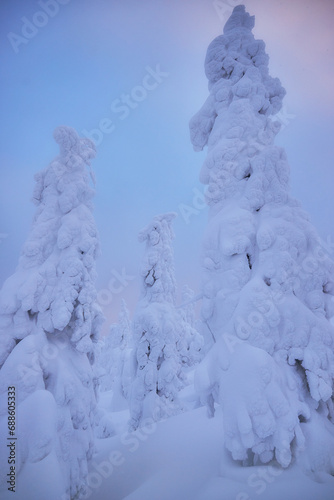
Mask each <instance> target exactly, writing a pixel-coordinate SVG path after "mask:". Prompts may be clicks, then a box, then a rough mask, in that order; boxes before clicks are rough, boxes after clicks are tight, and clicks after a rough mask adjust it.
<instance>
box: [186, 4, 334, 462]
mask: <svg viewBox="0 0 334 500" xmlns="http://www.w3.org/2000/svg"><path fill="white" fill-rule="evenodd" d="M253 26H254V17H251V16H250V15H249V14H248V13H247V12H246V11H245V7H244V6H242V5H240V6H238V7H236V8H235V9H234V10H233V13H232V15H231V17H230V19H229V20H228V21H227V23H226V25H225V27H224V32H223V35H221V36H218V37H217V38H216V39H215V40H214V41H213V42H212V43H211V44H210V46H209V48H208V51H207V56H206V60H205V72H206V75H207V77H208V80H209V92H210V94H209V97H208V99H207V100H206V102H205V103H204V105H203V107H202V108H201V110H200V111H199V112H198V113H197V114H196V115H195V116H194V117H193V118H192V120H191V122H190V133H191V139H192V143H193V146H194V149H195V150H202V149H203V148H204V146H207V148H208V154H207V158H206V160H205V162H204V165H203V167H202V171H201V175H200V178H201V181H202V182H203V183H204V184H206V185H207V186H208V187H207V191H206V199H207V204H208V205H209V208H210V211H209V222H208V227H207V231H206V234H205V237H204V244H203V255H202V263H203V269H204V276H203V306H202V322H203V326H204V328H206V329H207V330H208V331H209V332H210V335H212V336H213V337H214V338H215V339H216V342H215V343H213V345H212V347H211V349H210V351H209V353H208V354H207V356H206V358H205V360H204V361H203V362H202V364H201V365H200V368H199V369H198V372H197V376H196V386H197V389H198V391H199V392H200V394H201V396H202V398H203V400H205V401H206V402H207V404H208V405H209V408H210V411H211V413H213V412H214V403H218V404H219V405H221V407H222V410H223V416H224V431H225V444H226V447H227V448H228V449H229V450H230V451H231V453H232V455H233V457H234V458H235V459H239V460H244V461H246V463H250V462H252V461H255V462H256V461H258V460H260V461H262V462H269V461H270V460H272V459H273V458H276V460H277V461H278V462H279V464H281V465H282V466H283V467H287V466H288V465H289V464H290V462H291V460H292V459H293V457H297V456H299V455H298V453H299V451H300V450H301V449H303V447H305V448H306V452H305V453H304V454H303V457H304V458H303V459H304V460H305V466H306V467H307V468H308V469H310V470H317V469H320V470H324V469H326V468H327V470H329V471H330V470H332V471H333V469H334V463H333V460H332V459H331V455H332V450H333V444H334V432H333V430H334V426H333V420H334V411H333V378H334V330H333V326H332V325H331V323H330V318H331V316H332V315H333V300H332V295H333V292H334V266H333V262H332V261H331V260H330V259H329V257H328V256H327V254H326V251H325V250H324V249H323V247H322V245H321V242H320V241H319V238H318V236H317V234H316V231H315V229H314V228H313V227H312V225H311V224H310V222H309V219H308V217H307V215H306V214H305V213H304V212H303V211H302V209H301V208H300V204H299V203H298V202H297V201H296V200H294V199H293V198H291V197H290V195H289V167H288V164H287V160H286V155H285V153H284V151H283V150H282V148H280V147H277V146H275V145H274V139H275V136H276V134H277V132H278V131H279V129H280V125H279V123H278V122H277V121H275V114H276V113H277V112H278V111H279V109H280V108H281V105H282V99H283V97H284V95H285V91H284V89H283V88H282V86H281V83H280V81H279V80H278V79H277V78H272V77H271V76H270V75H269V71H268V56H267V54H266V53H265V44H264V42H263V41H261V40H255V39H254V36H253V34H252V28H253ZM316 436H318V449H316V448H314V447H313V448H312V447H310V443H313V444H315V443H316V442H317V439H316ZM331 447H332V448H331ZM311 448H312V451H311V452H309V453H307V451H308V450H310V449H311ZM331 460H332V461H331Z"/></svg>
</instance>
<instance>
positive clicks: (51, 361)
mask: <svg viewBox="0 0 334 500" xmlns="http://www.w3.org/2000/svg"><path fill="white" fill-rule="evenodd" d="M54 137H55V139H56V141H57V143H58V144H59V148H60V155H59V156H58V157H57V158H56V159H55V160H54V161H53V162H52V163H51V164H50V165H49V166H48V167H47V168H46V169H45V170H43V171H42V172H40V173H39V174H37V175H36V188H35V192H34V201H35V203H36V205H37V211H36V215H35V219H34V222H33V225H32V228H31V231H30V234H29V237H28V239H27V241H26V243H25V245H24V248H23V251H22V255H21V257H20V261H19V265H18V267H17V270H16V272H15V273H14V275H13V276H11V277H10V278H9V279H8V280H7V281H6V282H5V284H4V286H3V288H2V290H1V293H0V313H1V314H0V329H1V335H0V343H1V344H0V346H1V348H0V353H1V365H2V368H1V372H0V398H1V409H2V410H1V411H2V414H1V429H2V430H1V441H3V440H5V437H6V436H7V434H8V433H7V412H6V408H7V387H8V386H15V388H16V393H17V398H16V406H17V416H18V417H19V422H18V424H17V425H18V430H17V432H18V442H19V446H18V457H17V463H16V474H18V473H19V472H20V469H21V467H22V465H23V464H25V463H34V462H38V461H41V460H43V459H44V458H46V457H47V456H49V455H50V456H51V455H52V457H53V458H52V460H54V461H55V463H56V464H57V465H56V467H57V468H58V469H57V470H58V471H60V472H59V474H61V476H62V477H63V479H64V484H63V491H66V494H65V496H64V499H65V498H68V499H69V498H70V497H71V498H74V497H75V496H76V495H77V493H78V492H79V491H80V489H81V488H82V487H83V485H84V481H85V477H86V475H87V470H88V465H87V463H88V462H87V461H88V460H89V459H90V458H91V457H92V454H93V450H94V435H93V431H94V429H96V431H97V434H98V435H106V434H108V431H107V427H108V423H107V421H103V419H102V415H101V412H100V411H99V410H98V409H97V405H96V380H95V376H94V374H93V371H92V366H91V364H92V363H93V362H94V350H95V347H94V345H95V342H96V341H97V338H98V334H99V329H100V325H101V323H102V314H101V311H100V309H99V307H98V306H97V304H96V301H95V299H96V290H95V286H94V280H95V258H96V255H97V251H98V237H97V231H96V227H95V223H94V219H93V216H92V213H91V211H92V205H91V198H92V196H93V194H94V192H93V190H92V189H91V188H90V186H89V174H88V172H87V168H86V165H89V162H90V160H91V159H92V158H93V157H94V156H95V149H94V145H93V143H91V141H89V140H87V139H81V138H79V137H78V135H77V133H76V132H75V131H74V130H73V129H71V128H69V127H58V128H57V129H56V130H55V133H54ZM0 453H1V455H0V460H1V467H0V469H1V476H0V477H1V486H5V485H6V479H7V478H6V473H7V472H8V467H7V463H6V462H7V456H5V454H6V445H5V443H4V442H2V446H1V452H0Z"/></svg>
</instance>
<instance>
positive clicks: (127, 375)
mask: <svg viewBox="0 0 334 500" xmlns="http://www.w3.org/2000/svg"><path fill="white" fill-rule="evenodd" d="M100 363H101V367H102V369H103V376H102V377H101V380H100V388H101V391H109V390H112V391H113V395H112V403H111V407H112V409H113V410H116V409H118V410H119V409H122V408H123V407H124V405H125V406H126V405H127V403H126V400H127V399H128V398H129V390H130V385H131V382H132V380H133V377H134V370H135V363H134V357H133V338H132V322H131V320H130V315H129V311H128V308H127V307H126V303H125V300H124V299H122V301H121V309H120V312H119V318H118V323H115V324H112V325H111V327H110V331H109V334H108V335H107V336H106V338H105V339H104V341H103V344H102V351H101V355H100Z"/></svg>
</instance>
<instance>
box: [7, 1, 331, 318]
mask: <svg viewBox="0 0 334 500" xmlns="http://www.w3.org/2000/svg"><path fill="white" fill-rule="evenodd" d="M54 2H56V4H57V6H58V9H57V8H56V9H57V10H58V11H57V12H55V14H54V15H53V17H52V16H51V15H50V14H45V15H44V16H43V15H40V14H36V13H38V12H41V11H42V12H43V9H42V8H41V4H43V3H45V2H44V1H43V0H41V2H38V1H32V0H26V1H19V0H2V1H1V3H0V16H1V17H0V18H1V44H0V53H1V61H2V72H1V96H2V99H1V105H0V106H1V107H0V110H1V116H2V120H3V126H2V134H1V149H0V165H1V184H0V189H1V220H0V233H1V235H0V259H1V264H2V265H1V272H0V281H1V283H2V282H3V281H4V279H6V278H7V277H8V276H9V275H10V274H11V273H12V272H14V270H15V267H16V265H17V261H18V257H19V253H20V249H21V247H22V244H23V242H24V240H25V238H26V236H27V233H28V231H29V227H30V224H31V220H32V217H33V213H34V206H33V204H32V203H31V202H30V199H31V196H32V191H33V186H34V181H33V176H34V173H35V172H37V171H38V170H40V169H42V168H44V167H45V166H46V165H47V164H48V163H49V162H50V161H51V160H52V159H53V158H54V157H55V156H56V155H57V145H56V144H55V143H54V141H53V138H52V132H53V129H54V128H55V127H56V126H58V125H69V126H72V127H74V128H76V130H77V131H78V132H79V133H81V132H82V131H83V130H88V131H90V130H92V129H94V128H97V127H98V126H99V124H101V120H102V121H103V120H104V119H107V121H106V122H105V123H104V124H105V126H109V127H110V123H111V122H112V123H113V127H114V130H113V132H110V133H104V134H103V136H102V142H101V144H100V145H99V146H98V155H97V158H96V159H95V160H94V162H93V165H92V166H93V169H94V171H95V174H96V179H97V185H96V190H97V193H96V197H95V217H96V222H97V226H98V229H99V232H100V236H101V250H102V255H101V257H100V259H99V261H98V266H97V269H98V274H99V278H98V290H99V291H101V290H108V283H109V281H110V280H112V281H113V283H114V289H116V288H117V289H118V290H120V293H117V294H115V293H114V295H113V297H112V300H111V303H109V304H108V305H106V306H104V308H103V309H104V312H105V314H106V315H107V316H108V319H111V318H115V317H116V316H117V313H118V308H119V301H120V298H121V297H124V298H125V299H126V300H127V301H128V303H129V306H130V308H133V306H134V305H135V301H136V299H137V296H138V288H137V281H136V280H135V279H133V280H130V281H129V284H128V285H122V283H120V282H119V281H118V282H117V279H116V278H115V273H116V276H117V272H119V273H121V272H122V269H123V268H124V269H125V272H126V274H127V275H130V276H136V275H137V274H138V270H139V267H140V261H141V256H142V251H143V248H142V247H141V245H140V244H139V243H137V233H138V231H139V230H140V229H141V228H142V227H143V226H145V225H146V224H147V223H148V222H149V220H150V219H151V218H152V217H153V216H154V215H156V214H159V213H162V212H166V211H176V212H179V217H178V219H177V220H176V221H175V226H174V227H175V233H176V240H175V260H176V271H177V279H178V283H179V288H181V287H182V285H183V284H184V283H189V284H190V286H192V287H193V288H194V289H195V290H196V292H197V291H198V288H199V284H200V272H199V270H198V261H199V254H200V243H201V238H202V234H203V230H204V228H205V224H206V218H207V212H206V209H200V210H198V211H197V212H198V213H197V214H196V215H193V216H191V217H190V220H189V223H188V224H187V223H186V222H185V220H184V219H183V217H182V216H181V215H180V205H181V204H184V205H189V206H192V203H193V202H192V199H193V197H194V189H195V190H196V189H197V190H200V191H201V190H202V189H203V188H202V186H201V185H200V183H199V181H198V174H199V170H200V166H201V164H202V162H203V159H204V157H205V154H206V153H205V152H204V153H200V154H199V153H194V152H193V150H192V146H191V144H190V140H189V134H188V122H189V119H190V118H191V116H192V115H193V114H194V113H195V112H196V111H197V110H198V109H199V107H200V106H201V105H202V104H203V102H204V100H205V98H206V96H207V82H206V78H205V76H204V71H203V62H204V57H205V52H206V49H207V46H208V44H209V43H210V41H211V40H212V39H213V38H214V37H216V36H217V35H219V34H221V32H222V27H223V24H224V21H226V19H227V16H228V14H229V13H230V12H231V11H232V8H233V6H235V5H237V3H238V2H236V1H235V0H226V1H224V0H220V1H216V2H215V1H212V0H181V1H178V0H142V1H137V2H135V1H134V0H123V1H116V0H109V1H107V0H104V1H103V0H94V1H93V0H61V2H62V4H61V2H60V0H59V1H58V0H54ZM244 3H245V5H246V7H247V8H248V10H249V12H250V13H251V14H255V16H256V26H255V29H254V33H255V36H256V37H257V38H262V39H264V40H265V42H266V45H267V52H268V53H269V56H270V68H271V74H272V75H273V76H278V77H279V78H280V79H281V81H282V83H283V85H284V87H285V88H286V90H287V96H286V98H285V103H286V108H285V111H284V114H283V120H286V124H285V125H286V126H285V127H284V128H283V130H282V131H281V132H280V134H279V136H278V137H277V144H279V145H282V146H283V147H285V148H286V151H287V154H288V159H289V163H290V167H291V193H292V194H293V195H294V196H295V197H296V198H298V199H300V200H301V202H302V204H303V206H304V208H305V209H306V210H307V211H308V212H309V214H310V216H311V220H312V221H313V223H314V225H315V226H316V227H317V229H318V230H319V233H320V235H321V236H322V238H324V240H325V241H326V240H327V238H330V237H331V238H332V241H333V242H334V227H333V222H332V220H333V216H332V214H333V209H334V201H333V186H334V182H333V180H334V171H333V156H334V155H333V153H334V146H333V144H334V141H333V136H334V126H333V92H332V89H333V88H334V78H333V65H332V62H333V59H334V54H333V52H334V35H333V30H332V26H333V21H334V12H333V9H334V3H333V2H332V1H331V0H323V1H321V2H315V1H314V0H303V1H302V0H298V1H294V2H290V1H288V0H283V1H278V0H266V1H263V0H246V1H245V2H244ZM50 8H51V7H50ZM54 8H55V7H54ZM218 11H219V12H218ZM22 18H26V19H28V20H29V21H34V22H35V24H40V25H41V26H40V27H38V28H37V29H36V32H35V33H34V34H33V36H32V35H30V36H31V38H30V39H28V38H25V40H26V42H27V43H23V42H22V39H18V38H15V37H14V38H13V35H11V40H12V41H10V39H9V38H8V34H9V33H10V32H12V33H15V34H16V35H19V36H23V35H27V32H24V31H23V32H22V29H23V30H24V25H25V23H26V21H25V19H23V20H22ZM28 35H29V33H28ZM13 40H14V41H13ZM157 65H160V68H161V71H162V72H164V73H168V76H164V77H162V78H161V82H158V85H157V86H156V88H154V89H153V88H150V89H149V90H146V94H147V95H145V94H144V93H143V92H142V91H141V90H140V89H139V90H138V88H137V89H135V90H134V88H135V87H138V86H142V84H143V82H146V83H147V84H148V85H149V86H150V87H153V86H154V85H153V84H154V79H153V78H152V77H151V79H149V77H146V79H145V75H147V74H148V70H147V67H150V68H151V69H154V68H156V66H157ZM131 91H132V92H134V95H136V96H137V99H138V100H137V103H135V105H136V104H137V105H136V107H134V106H133V109H132V108H131V106H128V112H127V114H128V116H126V117H125V118H124V119H121V117H123V116H124V115H125V112H124V113H122V114H121V113H120V112H118V113H117V112H115V105H116V106H117V105H119V102H116V103H115V101H116V100H117V99H122V94H129V93H131ZM133 102H134V101H131V104H132V103H133ZM113 103H114V108H113V109H111V106H112V104H113ZM132 105H133V104H132ZM292 115H293V116H292ZM108 120H109V121H108ZM195 192H196V191H195ZM115 280H116V281H115ZM125 281H126V280H125ZM109 297H110V295H109ZM106 302H108V300H106Z"/></svg>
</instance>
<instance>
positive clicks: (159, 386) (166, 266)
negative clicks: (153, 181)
mask: <svg viewBox="0 0 334 500" xmlns="http://www.w3.org/2000/svg"><path fill="white" fill-rule="evenodd" d="M175 216H176V214H174V213H167V214H163V215H159V216H156V217H154V219H153V221H152V222H151V223H150V224H149V225H148V226H147V227H146V228H145V229H144V230H143V231H141V233H140V234H139V240H140V241H142V242H145V243H146V252H145V256H144V260H143V266H142V272H141V279H142V295H141V299H140V301H139V304H138V307H137V310H136V313H135V317H134V342H135V353H136V362H137V368H136V377H135V379H134V381H133V383H132V388H131V396H130V415H131V421H130V426H131V428H132V429H136V428H137V427H138V426H139V425H140V422H141V421H142V419H145V418H147V417H150V418H152V417H153V418H155V419H159V418H162V417H164V416H170V415H173V414H175V413H177V412H178V411H180V410H181V403H180V401H179V398H178V392H179V391H180V389H181V388H182V387H183V386H184V384H185V379H186V377H185V373H184V371H183V367H184V366H191V365H192V364H194V363H195V362H196V361H198V360H199V356H200V352H201V348H202V338H201V336H200V335H199V334H198V332H197V331H196V330H194V329H193V328H192V327H191V326H190V325H189V324H188V323H186V321H185V318H183V317H182V313H181V311H180V309H176V307H175V293H176V281H175V274H174V258H173V248H172V239H173V238H174V233H173V229H172V221H173V219H174V218H175Z"/></svg>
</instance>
